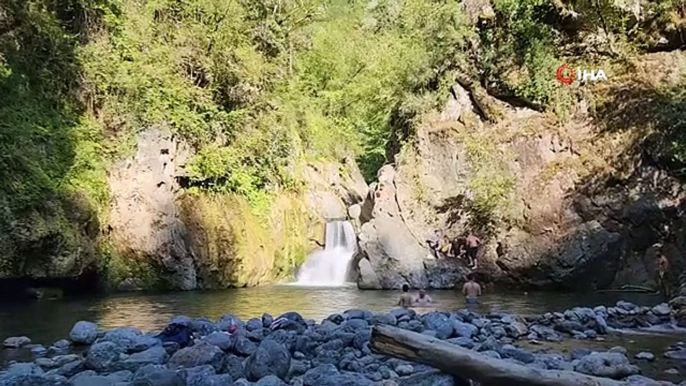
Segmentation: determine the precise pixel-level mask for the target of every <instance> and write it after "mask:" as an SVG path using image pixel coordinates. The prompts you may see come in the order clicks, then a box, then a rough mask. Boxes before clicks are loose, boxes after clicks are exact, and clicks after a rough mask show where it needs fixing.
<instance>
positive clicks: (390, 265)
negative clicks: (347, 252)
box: [358, 216, 428, 289]
mask: <svg viewBox="0 0 686 386" xmlns="http://www.w3.org/2000/svg"><path fill="white" fill-rule="evenodd" d="M359 243H360V249H361V250H362V251H364V253H365V256H366V257H367V259H368V261H369V264H370V266H371V268H372V271H373V272H374V273H375V274H376V277H377V278H378V282H379V284H380V285H381V287H382V288H386V289H399V288H401V287H402V286H403V284H409V285H410V286H411V287H413V288H425V287H427V284H428V283H427V280H426V276H425V275H424V265H423V264H422V258H421V257H422V256H425V255H426V254H427V253H428V252H427V251H425V250H424V249H423V248H422V247H421V246H420V245H419V242H418V241H417V240H415V239H414V238H413V237H412V234H411V233H410V231H409V230H408V229H407V226H406V225H405V224H404V223H403V222H402V221H401V220H399V219H398V218H393V217H388V216H382V217H379V218H375V219H373V220H372V221H370V222H368V223H366V224H364V225H363V226H362V230H361V232H360V235H359ZM363 264H366V263H363ZM370 277H371V278H373V276H370V275H367V276H360V282H359V283H358V285H359V286H360V288H369V287H375V286H376V284H375V283H374V282H372V283H368V282H365V281H364V280H369V278H370ZM374 280H375V279H374Z"/></svg>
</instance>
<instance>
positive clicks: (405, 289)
mask: <svg viewBox="0 0 686 386" xmlns="http://www.w3.org/2000/svg"><path fill="white" fill-rule="evenodd" d="M409 290H410V286H409V285H407V284H403V292H407V291H409Z"/></svg>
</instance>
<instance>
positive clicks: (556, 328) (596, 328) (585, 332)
mask: <svg viewBox="0 0 686 386" xmlns="http://www.w3.org/2000/svg"><path fill="white" fill-rule="evenodd" d="M533 323H534V324H533V325H532V326H531V333H530V335H529V339H531V340H545V341H552V342H558V341H561V340H562V336H561V335H560V334H561V333H564V334H568V335H570V336H572V337H573V338H575V339H597V338H598V336H599V335H605V334H607V333H608V332H609V331H610V330H611V329H628V328H645V327H652V326H658V325H667V324H671V323H672V309H671V308H670V306H669V305H668V304H666V303H663V304H660V305H657V306H655V307H652V308H651V307H639V306H637V305H635V304H632V303H629V302H625V301H619V302H617V305H616V306H615V307H605V306H598V307H595V308H593V309H591V308H586V307H576V308H573V309H571V310H567V311H565V312H554V313H551V312H549V313H546V314H544V315H543V316H541V317H538V318H534V319H533Z"/></svg>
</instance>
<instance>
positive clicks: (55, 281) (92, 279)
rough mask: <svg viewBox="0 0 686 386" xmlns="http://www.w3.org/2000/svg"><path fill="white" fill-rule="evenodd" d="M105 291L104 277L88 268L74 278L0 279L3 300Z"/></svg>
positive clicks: (50, 297) (54, 297) (58, 296)
mask: <svg viewBox="0 0 686 386" xmlns="http://www.w3.org/2000/svg"><path fill="white" fill-rule="evenodd" d="M103 291H104V285H103V282H102V278H101V276H100V275H99V273H98V272H97V271H96V270H94V269H88V270H86V271H84V272H83V273H82V274H81V275H79V276H77V277H73V278H31V277H20V278H11V279H0V300H1V301H25V300H27V299H35V300H39V299H59V298H61V297H63V296H72V295H79V294H84V293H88V294H93V293H99V292H103Z"/></svg>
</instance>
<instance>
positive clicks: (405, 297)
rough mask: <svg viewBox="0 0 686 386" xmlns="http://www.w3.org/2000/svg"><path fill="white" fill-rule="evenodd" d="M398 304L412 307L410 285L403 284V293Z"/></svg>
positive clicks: (403, 306)
mask: <svg viewBox="0 0 686 386" xmlns="http://www.w3.org/2000/svg"><path fill="white" fill-rule="evenodd" d="M398 305H399V306H400V307H402V308H410V307H412V295H411V294H410V286H409V285H407V284H403V294H402V295H400V299H399V300H398Z"/></svg>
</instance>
